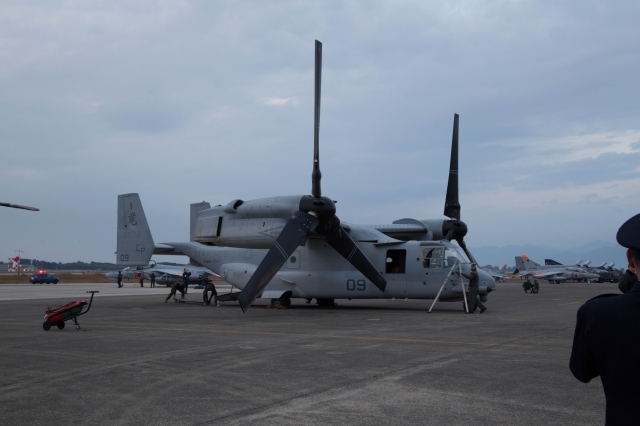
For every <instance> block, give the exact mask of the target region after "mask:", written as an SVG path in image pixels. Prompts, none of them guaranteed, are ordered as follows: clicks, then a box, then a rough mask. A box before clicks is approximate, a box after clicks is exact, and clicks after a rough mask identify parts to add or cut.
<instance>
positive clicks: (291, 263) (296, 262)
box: [287, 250, 302, 269]
mask: <svg viewBox="0 0 640 426" xmlns="http://www.w3.org/2000/svg"><path fill="white" fill-rule="evenodd" d="M301 261H302V257H301V256H300V251H299V250H296V251H294V252H293V254H292V255H291V256H289V259H287V269H300V263H301Z"/></svg>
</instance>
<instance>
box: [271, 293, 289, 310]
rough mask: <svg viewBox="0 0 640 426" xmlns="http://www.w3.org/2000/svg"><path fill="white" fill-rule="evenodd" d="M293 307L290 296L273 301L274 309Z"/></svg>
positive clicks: (272, 306)
mask: <svg viewBox="0 0 640 426" xmlns="http://www.w3.org/2000/svg"><path fill="white" fill-rule="evenodd" d="M289 306H291V299H290V298H289V297H288V296H281V297H280V298H279V299H271V308H272V309H283V308H284V309H286V308H288V307H289Z"/></svg>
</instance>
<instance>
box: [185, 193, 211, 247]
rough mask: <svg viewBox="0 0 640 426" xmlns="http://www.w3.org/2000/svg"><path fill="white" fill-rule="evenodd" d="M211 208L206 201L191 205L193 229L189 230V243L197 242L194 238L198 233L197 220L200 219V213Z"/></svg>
mask: <svg viewBox="0 0 640 426" xmlns="http://www.w3.org/2000/svg"><path fill="white" fill-rule="evenodd" d="M210 208H211V204H209V203H207V202H206V201H203V202H201V203H193V204H191V215H190V218H191V227H190V228H189V229H190V230H191V231H190V235H189V241H195V238H194V236H195V232H196V220H197V219H198V213H200V212H201V211H202V210H207V209H210Z"/></svg>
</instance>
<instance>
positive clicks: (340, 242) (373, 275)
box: [317, 216, 387, 292]
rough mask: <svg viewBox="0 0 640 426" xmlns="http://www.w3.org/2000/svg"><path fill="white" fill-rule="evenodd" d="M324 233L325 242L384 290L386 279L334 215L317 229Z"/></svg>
mask: <svg viewBox="0 0 640 426" xmlns="http://www.w3.org/2000/svg"><path fill="white" fill-rule="evenodd" d="M317 232H318V233H319V234H321V235H324V236H325V239H326V241H327V243H329V245H330V246H331V247H333V249H334V250H335V251H337V252H338V253H340V255H341V256H342V257H344V258H345V259H347V261H348V262H349V263H351V264H352V265H353V266H354V267H355V268H356V269H357V270H358V271H360V272H361V273H362V275H364V276H365V277H366V278H367V279H368V280H369V281H371V282H372V283H373V284H374V285H375V286H376V287H378V288H379V289H380V291H382V292H384V289H385V288H386V287H387V280H385V279H384V277H383V276H382V275H380V273H379V272H378V270H377V269H376V267H375V266H373V264H372V263H371V261H369V258H367V256H366V255H365V254H364V253H363V252H362V251H361V250H360V248H359V247H358V246H357V245H356V243H355V242H354V241H353V240H352V239H351V237H350V236H349V234H348V233H347V231H345V229H344V228H343V227H342V225H340V219H338V218H337V217H336V216H334V217H333V218H331V219H330V220H327V221H326V222H324V223H323V224H322V225H321V226H320V227H319V228H318V231H317Z"/></svg>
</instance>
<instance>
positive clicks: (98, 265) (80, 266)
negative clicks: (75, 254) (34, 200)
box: [0, 259, 187, 271]
mask: <svg viewBox="0 0 640 426" xmlns="http://www.w3.org/2000/svg"><path fill="white" fill-rule="evenodd" d="M0 263H4V262H0ZM20 264H21V265H23V266H24V265H28V264H29V265H30V264H32V265H33V266H34V267H35V268H37V269H45V270H56V269H59V270H83V271H118V270H121V269H123V267H122V265H116V264H115V263H109V262H89V263H87V262H81V261H77V262H70V263H62V262H47V261H46V260H39V259H20ZM158 264H159V265H173V266H187V265H185V264H183V263H173V262H159V263H158Z"/></svg>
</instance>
